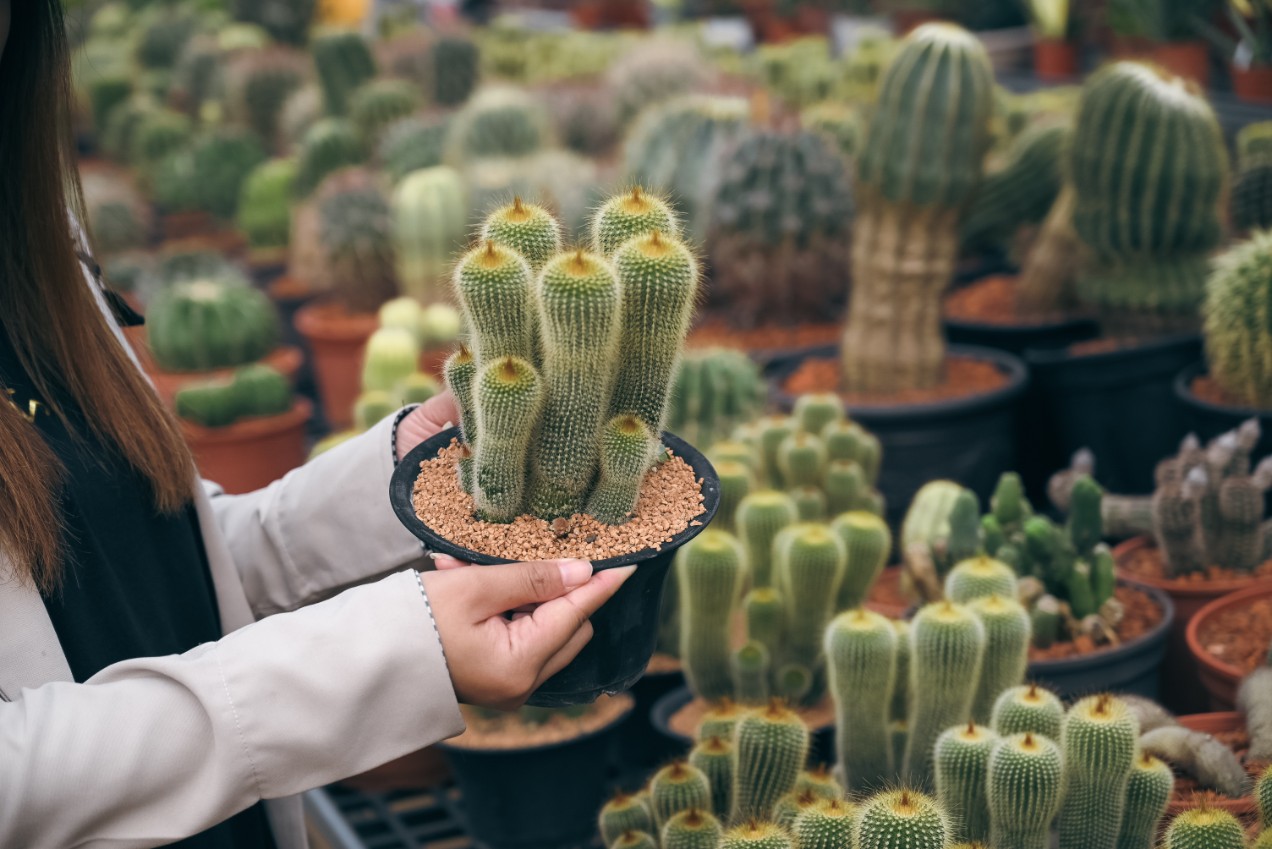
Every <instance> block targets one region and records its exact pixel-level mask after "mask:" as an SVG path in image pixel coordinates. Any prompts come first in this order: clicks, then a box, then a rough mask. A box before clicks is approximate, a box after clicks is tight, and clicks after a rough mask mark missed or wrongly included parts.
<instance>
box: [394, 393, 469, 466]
mask: <svg viewBox="0 0 1272 849" xmlns="http://www.w3.org/2000/svg"><path fill="white" fill-rule="evenodd" d="M456 424H459V408H458V407H457V406H456V405H455V398H454V396H453V395H451V393H450V390H449V389H448V390H446V391H445V392H443V393H442V394H441V395H434V396H433V397H432V398H429V399H428V400H427V401H425V402H424V403H423V404H420V405H419V406H418V407H416V408H415V409H414V410H412V411H411V412H410V413H408V414H407V416H406V418H404V419H402V421H401V422H399V423H398V429H397V458H396V459H397V460H398V461H399V462H401V460H402V458H403V457H405V456H406V454H407V452H408V451H410V450H411V449H412V448H414V447H415V446H417V445H419V444H420V443H421V442H423V441H424V440H426V439H429V438H430V437H433V436H435V435H437V434H438V433H440V432H442V431H443V430H445V429H446V428H448V427H451V426H452V425H456Z"/></svg>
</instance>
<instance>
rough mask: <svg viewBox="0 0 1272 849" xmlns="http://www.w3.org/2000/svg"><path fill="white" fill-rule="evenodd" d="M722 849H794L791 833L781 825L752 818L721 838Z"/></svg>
mask: <svg viewBox="0 0 1272 849" xmlns="http://www.w3.org/2000/svg"><path fill="white" fill-rule="evenodd" d="M720 849H794V846H793V844H792V843H791V838H790V835H788V834H787V833H786V831H785V830H784V829H783V828H782V827H781V826H779V825H775V824H773V823H769V822H759V821H756V820H750V821H749V822H746V823H743V824H742V825H739V826H735V827H734V828H731V829H729V830H728V831H726V832H725V833H724V836H722V837H721V838H720Z"/></svg>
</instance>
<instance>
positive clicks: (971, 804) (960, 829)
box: [933, 722, 1059, 849]
mask: <svg viewBox="0 0 1272 849" xmlns="http://www.w3.org/2000/svg"><path fill="white" fill-rule="evenodd" d="M997 743H998V735H997V734H995V733H994V732H993V731H992V730H991V729H989V728H986V727H985V726H983V725H977V724H976V723H974V722H968V723H967V724H965V725H960V726H956V727H954V728H949V729H947V730H946V731H945V732H943V733H942V734H941V736H940V737H937V738H936V747H935V748H934V750H933V763H934V764H935V766H936V798H937V800H938V801H939V802H940V803H941V806H942V807H943V808H945V812H946V813H947V814H949V815H950V819H951V822H952V823H953V824H954V836H955V839H957V840H958V841H959V842H972V841H980V842H982V843H983V842H985V841H987V840H988V839H989V827H990V815H989V796H988V794H989V790H990V785H989V781H988V780H987V779H988V776H989V761H990V752H991V751H993V750H994V748H995V746H996V745H997ZM1053 748H1054V747H1053ZM1056 766H1057V773H1058V771H1059V753H1057V755H1056ZM996 801H997V800H996ZM1054 815H1055V814H1054V812H1052V816H1054ZM1044 830H1045V826H1044ZM994 845H996V846H1010V847H1012V849H1016V846H1017V844H1016V843H1013V842H1011V841H1007V842H1003V843H999V842H995V844H994ZM1020 849H1025V847H1023V846H1021V847H1020ZM1044 849H1045V847H1044Z"/></svg>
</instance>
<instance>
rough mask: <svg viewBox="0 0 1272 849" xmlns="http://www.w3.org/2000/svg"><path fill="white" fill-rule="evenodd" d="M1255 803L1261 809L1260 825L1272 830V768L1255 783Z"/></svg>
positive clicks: (1264, 771) (1264, 772) (1266, 770)
mask: <svg viewBox="0 0 1272 849" xmlns="http://www.w3.org/2000/svg"><path fill="white" fill-rule="evenodd" d="M1254 801H1255V804H1256V805H1257V807H1258V809H1259V823H1260V824H1261V825H1262V826H1263V828H1265V829H1272V766H1269V767H1268V768H1267V769H1265V770H1263V774H1262V775H1260V776H1259V778H1258V780H1257V781H1256V782H1255V783H1254Z"/></svg>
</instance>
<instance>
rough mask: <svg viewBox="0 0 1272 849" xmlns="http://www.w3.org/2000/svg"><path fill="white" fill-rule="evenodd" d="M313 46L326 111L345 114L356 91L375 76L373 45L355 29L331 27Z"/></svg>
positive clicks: (319, 36) (316, 39) (317, 38)
mask: <svg viewBox="0 0 1272 849" xmlns="http://www.w3.org/2000/svg"><path fill="white" fill-rule="evenodd" d="M310 49H311V50H312V52H313V55H314V65H315V66H316V67H317V69H318V79H319V82H321V83H322V92H323V99H324V101H325V102H326V104H327V111H328V112H329V113H330V114H332V115H344V114H346V113H347V112H348V110H349V105H350V102H351V100H352V98H353V93H354V91H356V90H357V89H358V87H359V86H361V85H362V84H363V83H365V82H366V81H367V80H369V79H371V78H372V77H374V76H375V72H376V68H375V58H374V57H373V56H372V55H371V48H370V47H369V46H368V44H367V41H366V39H365V38H363V37H362V35H361V34H359V33H357V32H355V31H353V30H330V31H328V32H324V33H322V34H320V35H318V36H317V37H316V38H315V39H314V40H313V43H312V44H311V46H310Z"/></svg>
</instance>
